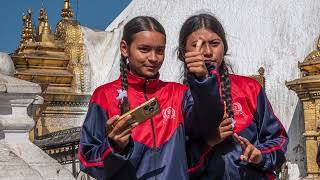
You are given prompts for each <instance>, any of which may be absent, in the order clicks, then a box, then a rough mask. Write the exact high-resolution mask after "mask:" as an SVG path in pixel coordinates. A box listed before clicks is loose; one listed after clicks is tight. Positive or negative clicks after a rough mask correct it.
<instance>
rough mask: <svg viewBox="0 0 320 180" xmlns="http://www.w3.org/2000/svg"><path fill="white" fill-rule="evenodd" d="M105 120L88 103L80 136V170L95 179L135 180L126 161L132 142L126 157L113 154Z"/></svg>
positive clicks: (98, 107)
mask: <svg viewBox="0 0 320 180" xmlns="http://www.w3.org/2000/svg"><path fill="white" fill-rule="evenodd" d="M107 118H108V117H107V115H106V112H105V111H104V110H103V109H102V108H101V107H100V106H99V105H98V104H96V103H90V105H89V109H88V112H87V115H86V119H85V121H84V124H83V126H82V130H81V135H80V144H79V150H78V157H79V160H80V169H81V171H83V172H85V173H87V174H89V175H90V176H92V177H94V178H96V179H136V178H135V170H134V168H133V166H132V165H131V163H130V161H129V160H128V157H129V156H130V154H131V152H132V149H133V142H131V143H129V146H131V148H129V149H130V150H129V152H128V153H127V155H125V156H123V155H120V154H118V153H115V152H113V149H112V144H111V143H110V141H109V140H108V138H107V135H106V134H107V133H106V128H105V127H106V126H105V125H106V120H107ZM120 170H121V171H120ZM123 172H126V173H123Z"/></svg>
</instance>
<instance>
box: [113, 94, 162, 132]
mask: <svg viewBox="0 0 320 180" xmlns="http://www.w3.org/2000/svg"><path fill="white" fill-rule="evenodd" d="M159 112H160V105H159V103H158V100H157V99H156V98H155V97H154V98H151V99H149V100H148V101H146V102H144V103H142V104H141V105H139V106H137V107H136V108H134V109H131V110H130V111H128V112H126V113H124V114H123V115H121V116H120V117H119V118H118V119H117V120H116V121H115V122H114V123H112V125H111V129H112V128H113V127H114V126H115V125H116V124H117V123H118V122H120V121H122V120H123V119H124V118H125V117H126V116H127V115H129V114H130V115H131V117H132V118H131V120H129V121H128V122H127V124H128V125H130V124H132V123H135V122H138V123H139V124H140V123H142V122H144V121H146V120H148V119H150V118H152V117H153V116H155V115H157V114H158V113H159Z"/></svg>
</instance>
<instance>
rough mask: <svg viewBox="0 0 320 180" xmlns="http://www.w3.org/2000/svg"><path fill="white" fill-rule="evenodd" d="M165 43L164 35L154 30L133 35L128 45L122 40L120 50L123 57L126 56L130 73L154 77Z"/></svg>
mask: <svg viewBox="0 0 320 180" xmlns="http://www.w3.org/2000/svg"><path fill="white" fill-rule="evenodd" d="M165 45H166V37H165V35H163V34H161V33H159V32H156V31H141V32H138V33H136V34H135V35H134V36H133V40H132V43H131V44H130V46H128V45H127V43H126V42H125V41H124V40H122V41H121V43H120V50H121V54H122V55H123V56H124V57H128V60H129V68H130V71H131V72H132V73H134V74H136V75H138V76H141V77H145V78H154V77H155V76H156V75H157V73H158V72H159V69H160V67H161V65H162V63H163V60H164V51H165Z"/></svg>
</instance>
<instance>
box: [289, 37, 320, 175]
mask: <svg viewBox="0 0 320 180" xmlns="http://www.w3.org/2000/svg"><path fill="white" fill-rule="evenodd" d="M298 67H299V69H300V71H301V76H300V78H298V79H295V80H293V81H289V82H286V86H287V87H288V88H289V89H290V90H293V91H294V92H296V93H297V95H298V97H299V99H300V100H301V101H302V105H303V115H304V134H303V136H304V138H305V144H306V152H305V153H306V157H307V162H306V163H307V175H308V176H307V177H310V178H320V177H319V175H320V172H319V167H318V165H317V163H316V161H315V159H316V157H317V150H318V145H319V142H320V138H319V136H320V38H319V40H318V43H317V49H316V50H314V51H312V52H311V53H310V54H309V55H308V56H307V57H306V58H305V59H304V61H303V62H301V63H300V62H299V63H298Z"/></svg>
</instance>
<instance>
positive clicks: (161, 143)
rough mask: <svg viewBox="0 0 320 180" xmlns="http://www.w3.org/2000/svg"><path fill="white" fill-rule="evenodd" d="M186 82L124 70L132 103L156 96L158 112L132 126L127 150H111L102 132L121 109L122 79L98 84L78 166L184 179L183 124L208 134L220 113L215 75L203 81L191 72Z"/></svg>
mask: <svg viewBox="0 0 320 180" xmlns="http://www.w3.org/2000/svg"><path fill="white" fill-rule="evenodd" d="M188 82H189V84H190V89H188V87H186V86H184V85H181V84H178V83H173V82H162V81H161V80H159V79H153V80H146V79H144V78H141V77H138V76H135V75H133V74H131V73H129V72H128V91H127V92H128V99H129V102H130V108H131V109H132V108H134V107H136V106H138V105H140V104H141V103H143V102H145V101H146V100H147V99H149V98H152V97H156V98H157V99H158V101H159V104H160V109H161V112H160V113H159V114H157V115H156V116H154V117H153V118H152V119H150V120H148V121H145V122H143V123H141V124H140V125H138V126H137V127H136V128H134V129H133V130H132V135H131V141H130V143H129V145H128V147H127V149H126V152H125V153H116V152H114V151H113V149H112V142H111V141H110V140H109V139H108V138H107V133H108V132H106V121H107V119H108V118H111V117H113V116H115V115H118V114H120V102H119V100H117V99H116V97H117V96H118V92H117V90H119V89H121V78H119V79H118V80H116V81H113V82H111V83H107V84H105V85H102V86H100V87H98V88H97V89H96V90H95V91H94V93H93V95H92V97H91V101H90V104H89V109H88V112H87V115H86V119H85V121H84V124H83V126H82V130H81V137H80V145H79V151H78V157H79V159H80V162H81V163H80V168H81V170H82V171H84V172H86V173H87V174H89V175H91V176H93V177H94V178H97V179H137V178H138V179H158V180H171V179H179V180H183V179H188V172H187V160H186V150H185V142H186V134H185V132H186V129H187V131H188V132H192V133H193V135H194V136H196V137H208V136H212V132H213V131H214V130H213V129H216V128H217V127H218V126H219V124H220V121H221V119H222V117H223V106H222V105H221V101H220V99H221V98H220V94H219V87H218V82H217V77H216V76H215V74H210V75H209V77H208V78H206V79H205V80H203V81H199V80H197V79H196V78H195V76H194V75H192V74H189V75H188ZM209 117H210V118H209Z"/></svg>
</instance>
